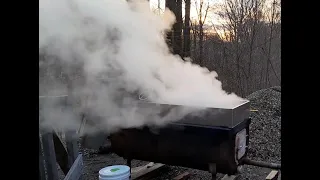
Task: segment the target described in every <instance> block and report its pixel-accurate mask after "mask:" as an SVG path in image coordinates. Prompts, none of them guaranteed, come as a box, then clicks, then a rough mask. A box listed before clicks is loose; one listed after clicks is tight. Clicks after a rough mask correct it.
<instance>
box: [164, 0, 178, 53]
mask: <svg viewBox="0 0 320 180" xmlns="http://www.w3.org/2000/svg"><path fill="white" fill-rule="evenodd" d="M165 3H166V5H165V6H166V8H168V9H169V10H170V11H172V12H173V13H174V14H175V7H176V1H175V0H166V1H165ZM167 44H168V46H169V48H170V50H171V51H172V50H173V45H174V38H173V31H172V30H171V31H168V33H167Z"/></svg>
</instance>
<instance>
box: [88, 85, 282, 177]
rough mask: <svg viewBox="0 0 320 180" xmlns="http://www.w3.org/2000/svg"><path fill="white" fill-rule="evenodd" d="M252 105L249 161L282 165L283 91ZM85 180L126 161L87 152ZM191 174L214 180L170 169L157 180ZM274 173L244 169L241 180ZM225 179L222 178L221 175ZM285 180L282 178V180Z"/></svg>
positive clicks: (264, 93)
mask: <svg viewBox="0 0 320 180" xmlns="http://www.w3.org/2000/svg"><path fill="white" fill-rule="evenodd" d="M247 98H248V99H249V100H250V101H251V108H252V109H254V110H257V111H255V112H252V113H251V118H252V123H251V129H250V145H249V153H248V156H249V158H251V159H253V160H260V161H267V162H275V163H281V144H280V143H281V137H280V129H281V87H273V88H269V89H263V90H260V91H257V92H254V93H252V94H251V95H249V96H248V97H247ZM82 152H83V155H84V165H85V168H84V180H98V171H99V170H100V169H101V168H103V167H105V166H109V165H114V164H125V163H126V161H125V160H124V159H123V158H121V157H118V156H117V155H115V154H107V155H101V154H98V153H97V151H94V150H89V149H83V150H82ZM145 164H147V162H143V161H138V160H133V161H132V166H133V167H136V166H141V165H145ZM185 171H188V172H189V173H191V174H192V176H191V177H190V178H189V179H191V180H206V179H208V180H209V179H211V176H210V174H209V173H208V172H205V171H200V170H195V169H189V168H183V167H176V166H166V167H165V168H163V169H162V170H161V171H160V173H159V175H160V176H159V177H157V178H153V179H154V180H170V179H172V178H173V177H175V176H177V175H179V174H182V173H183V172H185ZM269 172H270V169H266V168H259V167H253V166H244V168H243V173H242V174H241V175H240V177H239V179H240V180H264V179H265V177H266V176H267V175H268V174H269ZM218 176H219V177H222V175H221V174H218ZM279 179H281V177H280V178H279Z"/></svg>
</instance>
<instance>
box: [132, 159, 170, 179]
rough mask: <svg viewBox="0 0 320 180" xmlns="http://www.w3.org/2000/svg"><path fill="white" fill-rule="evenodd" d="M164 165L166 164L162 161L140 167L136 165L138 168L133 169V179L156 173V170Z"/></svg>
mask: <svg viewBox="0 0 320 180" xmlns="http://www.w3.org/2000/svg"><path fill="white" fill-rule="evenodd" d="M162 167H164V164H160V163H153V162H151V163H149V164H147V165H145V166H140V167H136V168H132V170H131V179H132V180H134V179H141V178H144V177H146V176H151V175H154V173H155V172H156V171H158V170H159V169H161V168H162Z"/></svg>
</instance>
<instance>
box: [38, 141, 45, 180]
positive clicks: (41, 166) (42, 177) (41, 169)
mask: <svg viewBox="0 0 320 180" xmlns="http://www.w3.org/2000/svg"><path fill="white" fill-rule="evenodd" d="M39 180H46V174H45V169H44V161H43V155H42V148H41V141H40V137H39Z"/></svg>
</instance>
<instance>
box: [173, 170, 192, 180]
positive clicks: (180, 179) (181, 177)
mask: <svg viewBox="0 0 320 180" xmlns="http://www.w3.org/2000/svg"><path fill="white" fill-rule="evenodd" d="M190 176H191V174H190V173H189V172H184V173H182V174H180V175H179V176H176V177H174V178H173V180H185V179H188V178H189V177H190Z"/></svg>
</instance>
